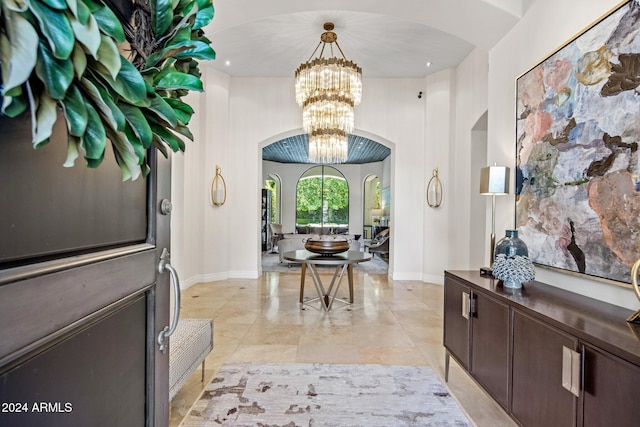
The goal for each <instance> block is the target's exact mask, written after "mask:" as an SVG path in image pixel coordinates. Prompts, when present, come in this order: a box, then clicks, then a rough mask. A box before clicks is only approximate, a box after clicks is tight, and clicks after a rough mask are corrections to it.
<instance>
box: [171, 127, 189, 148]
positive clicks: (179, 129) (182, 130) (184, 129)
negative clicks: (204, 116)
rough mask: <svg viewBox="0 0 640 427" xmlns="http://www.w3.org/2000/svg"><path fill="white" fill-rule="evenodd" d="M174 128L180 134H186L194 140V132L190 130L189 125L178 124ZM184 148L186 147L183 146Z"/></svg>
mask: <svg viewBox="0 0 640 427" xmlns="http://www.w3.org/2000/svg"><path fill="white" fill-rule="evenodd" d="M173 130H174V131H175V132H177V133H179V134H180V135H183V136H186V137H187V138H189V139H190V140H191V141H193V134H192V133H191V131H190V130H189V128H188V127H186V126H184V125H178V126H176V127H174V128H173ZM183 150H184V148H183Z"/></svg>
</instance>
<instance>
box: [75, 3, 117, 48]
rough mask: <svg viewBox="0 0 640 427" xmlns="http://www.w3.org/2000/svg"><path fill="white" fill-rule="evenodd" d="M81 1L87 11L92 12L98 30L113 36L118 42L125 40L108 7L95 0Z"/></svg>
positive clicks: (114, 16) (115, 18)
mask: <svg viewBox="0 0 640 427" xmlns="http://www.w3.org/2000/svg"><path fill="white" fill-rule="evenodd" d="M81 1H82V2H84V4H86V5H87V7H88V8H89V11H90V12H91V13H92V14H93V17H94V18H95V19H96V21H98V26H99V27H100V31H102V32H103V33H104V34H107V35H109V36H111V37H113V38H114V39H115V40H116V42H118V43H124V42H125V40H126V38H125V36H124V30H123V29H122V25H121V24H120V21H119V20H118V18H117V17H116V15H115V14H114V13H113V11H112V10H111V9H110V8H108V7H107V6H105V5H104V4H103V3H101V2H98V1H95V0H81Z"/></svg>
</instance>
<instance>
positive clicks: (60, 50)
mask: <svg viewBox="0 0 640 427" xmlns="http://www.w3.org/2000/svg"><path fill="white" fill-rule="evenodd" d="M29 9H31V12H33V14H34V15H35V17H36V18H37V19H38V22H39V23H40V31H42V33H43V34H44V35H45V37H46V38H47V40H48V41H49V47H50V48H51V51H52V52H53V55H54V56H55V57H56V58H57V59H68V58H69V55H71V51H72V50H73V46H74V45H75V37H74V35H73V29H72V28H71V24H70V23H69V20H68V19H67V17H66V15H65V14H63V13H60V12H57V11H55V10H52V9H50V8H49V7H47V6H46V5H44V4H42V3H40V2H39V1H38V0H30V2H29Z"/></svg>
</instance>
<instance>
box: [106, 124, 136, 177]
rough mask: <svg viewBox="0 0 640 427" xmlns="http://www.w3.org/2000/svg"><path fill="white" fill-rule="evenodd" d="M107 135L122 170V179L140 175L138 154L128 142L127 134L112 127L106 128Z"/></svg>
mask: <svg viewBox="0 0 640 427" xmlns="http://www.w3.org/2000/svg"><path fill="white" fill-rule="evenodd" d="M106 131H107V136H108V137H109V139H110V140H111V145H112V147H113V154H114V155H115V157H116V162H118V166H120V171H121V172H122V180H123V181H127V180H129V179H131V180H135V179H137V178H138V177H139V176H140V167H139V165H138V156H136V153H135V151H134V149H133V147H132V145H131V143H130V142H129V140H127V136H126V135H125V134H124V133H123V132H117V131H114V130H113V129H109V128H107V129H106Z"/></svg>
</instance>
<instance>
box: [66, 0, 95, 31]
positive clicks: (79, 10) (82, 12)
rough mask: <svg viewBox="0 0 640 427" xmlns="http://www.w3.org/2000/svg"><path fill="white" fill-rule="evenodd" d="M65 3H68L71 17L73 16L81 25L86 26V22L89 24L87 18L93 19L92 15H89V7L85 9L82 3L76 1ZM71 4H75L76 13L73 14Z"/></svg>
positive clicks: (71, 0) (69, 0) (85, 6)
mask: <svg viewBox="0 0 640 427" xmlns="http://www.w3.org/2000/svg"><path fill="white" fill-rule="evenodd" d="M67 1H68V3H69V9H71V12H72V13H73V16H75V17H76V18H77V19H78V21H79V22H80V23H81V24H85V25H86V24H87V22H89V17H93V15H92V14H91V10H89V7H87V5H86V4H84V2H82V1H76V0H67ZM72 2H75V3H76V12H73V7H72V6H71V3H72ZM96 23H97V21H96Z"/></svg>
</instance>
